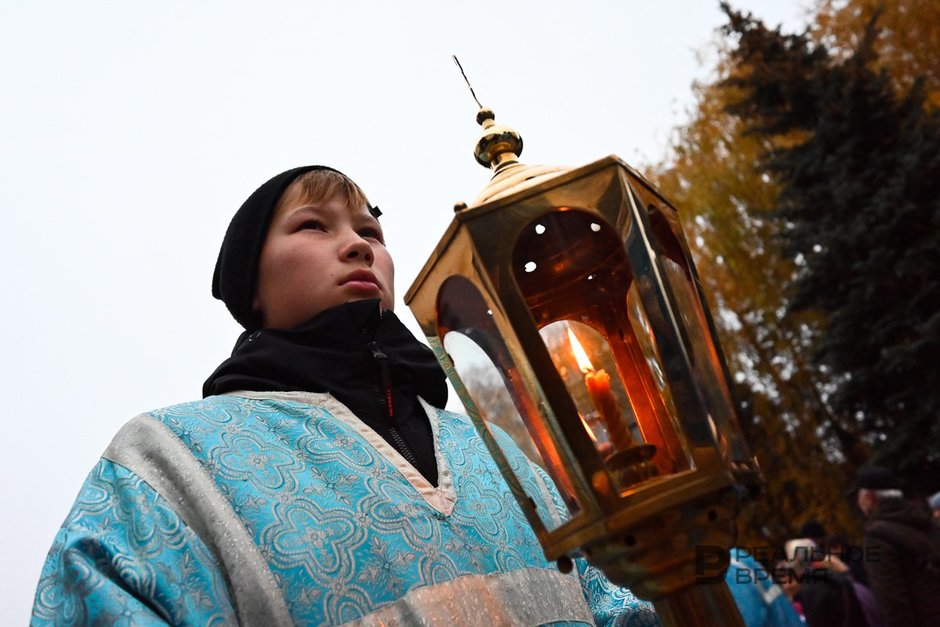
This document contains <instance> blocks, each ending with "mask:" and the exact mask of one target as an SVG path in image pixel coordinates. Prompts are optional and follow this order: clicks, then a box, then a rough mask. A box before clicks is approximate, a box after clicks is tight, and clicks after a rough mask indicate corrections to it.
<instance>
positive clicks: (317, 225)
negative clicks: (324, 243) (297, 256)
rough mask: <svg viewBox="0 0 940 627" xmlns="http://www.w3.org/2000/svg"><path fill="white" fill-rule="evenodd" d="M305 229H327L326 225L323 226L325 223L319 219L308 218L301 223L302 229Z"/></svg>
mask: <svg viewBox="0 0 940 627" xmlns="http://www.w3.org/2000/svg"><path fill="white" fill-rule="evenodd" d="M304 229H312V230H314V231H323V230H326V229H325V227H324V226H323V223H322V222H320V221H319V220H307V221H306V222H304V223H303V224H301V225H300V230H304Z"/></svg>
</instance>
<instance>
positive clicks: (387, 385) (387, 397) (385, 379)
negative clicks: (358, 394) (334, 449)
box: [367, 318, 418, 468]
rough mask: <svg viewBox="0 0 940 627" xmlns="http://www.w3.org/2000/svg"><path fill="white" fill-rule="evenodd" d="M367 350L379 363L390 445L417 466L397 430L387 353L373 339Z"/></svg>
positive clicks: (415, 460) (412, 454)
mask: <svg viewBox="0 0 940 627" xmlns="http://www.w3.org/2000/svg"><path fill="white" fill-rule="evenodd" d="M381 323H382V321H381V318H380V319H379V324H380V325H381ZM376 336H378V329H376ZM367 346H368V347H369V350H370V351H372V357H373V358H374V359H375V361H377V362H378V364H379V372H380V374H381V377H382V388H383V389H382V391H383V392H384V396H383V395H382V394H380V396H383V398H382V399H381V402H382V404H383V405H384V406H385V411H386V414H387V415H388V434H389V437H391V439H392V442H391V445H392V446H393V447H394V448H395V450H397V451H398V452H399V453H401V456H402V457H404V458H405V461H407V462H408V463H409V464H411V465H412V466H413V467H414V468H417V467H418V460H417V459H416V458H415V456H414V453H412V452H411V448H410V447H409V446H408V444H407V443H406V442H405V438H404V437H402V434H401V431H399V430H398V426H397V422H398V420H397V419H396V417H395V404H394V402H393V400H392V375H391V372H389V369H388V355H386V354H385V353H384V352H382V349H381V348H379V344H378V342H377V341H376V340H375V339H373V340H372V341H370V342H368V343H367Z"/></svg>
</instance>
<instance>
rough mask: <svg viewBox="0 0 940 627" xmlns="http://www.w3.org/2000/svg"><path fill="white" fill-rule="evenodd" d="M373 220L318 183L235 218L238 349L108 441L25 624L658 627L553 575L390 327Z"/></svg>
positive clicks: (602, 590) (482, 453) (286, 181)
mask: <svg viewBox="0 0 940 627" xmlns="http://www.w3.org/2000/svg"><path fill="white" fill-rule="evenodd" d="M378 215H379V212H378V210H377V209H376V208H374V207H372V206H371V205H369V203H368V201H367V200H366V197H365V195H364V194H363V193H362V191H361V190H360V189H359V187H358V186H356V184H355V183H353V182H352V181H351V180H350V179H348V178H347V177H345V176H344V175H342V174H341V173H339V172H336V171H335V170H332V169H331V168H326V167H323V166H308V167H302V168H295V169H293V170H288V171H287V172H283V173H281V174H279V175H277V176H275V177H274V178H272V179H271V180H269V181H268V182H266V183H265V184H264V185H262V186H261V187H260V188H258V190H256V191H255V192H254V193H253V194H252V195H251V196H250V197H249V198H248V200H247V201H246V202H245V204H244V205H242V207H241V208H240V209H239V210H238V212H237V213H236V215H235V217H234V218H233V220H232V223H231V225H230V226H229V229H228V231H227V233H226V236H225V240H224V242H223V244H222V249H221V251H220V253H219V259H218V262H217V264H216V270H215V275H214V277H213V295H214V296H216V297H217V298H220V299H221V300H223V301H224V302H225V304H226V306H227V307H228V309H229V311H230V312H231V313H232V315H233V316H234V317H235V319H236V320H238V322H239V323H241V324H242V325H243V326H244V327H245V329H246V331H245V333H243V334H242V336H241V337H240V338H239V340H238V342H237V343H236V345H235V349H234V351H233V353H232V356H231V357H230V358H229V359H227V360H226V361H225V362H223V363H222V364H221V365H220V366H219V368H218V369H217V370H216V371H215V372H214V373H213V374H212V375H211V376H210V377H209V379H208V380H207V381H206V383H205V386H204V388H203V393H204V396H205V398H204V399H203V400H201V401H197V402H194V403H188V404H183V405H176V406H173V407H169V408H166V409H162V410H158V411H154V412H150V413H149V414H144V415H142V416H138V417H137V418H135V419H134V420H132V421H131V422H130V423H128V424H127V425H126V426H125V427H124V428H123V429H122V430H121V431H120V432H119V433H118V435H117V436H116V437H115V439H114V441H113V442H112V443H111V445H110V446H109V447H108V449H107V450H106V451H105V453H104V455H103V457H102V460H101V461H100V462H99V464H98V466H97V467H96V468H95V469H94V470H93V471H92V473H91V475H90V476H89V478H88V480H87V481H86V483H85V485H84V486H83V488H82V491H81V493H80V494H79V497H78V499H77V501H76V504H75V506H74V508H73V510H72V512H71V513H70V514H69V516H68V518H67V519H66V521H65V523H64V524H63V527H62V529H61V530H60V532H59V534H58V535H57V537H56V540H55V543H54V544H53V547H52V550H51V551H50V553H49V558H48V560H47V562H46V565H45V567H44V569H43V572H42V577H41V580H40V582H39V588H38V590H37V593H36V602H35V606H34V610H33V611H34V613H33V622H34V623H36V624H44V623H55V624H68V623H89V622H93V621H95V622H97V621H104V622H117V621H124V622H128V623H134V624H138V623H163V622H169V623H173V624H210V623H215V624H223V623H225V624H227V623H235V622H239V623H242V624H258V625H280V624H295V623H304V624H307V623H309V624H341V623H346V622H351V621H361V622H363V623H374V624H388V623H391V624H410V623H418V622H421V623H433V624H481V625H492V624H541V623H550V622H567V623H591V622H593V621H595V620H596V621H598V622H601V623H604V622H610V621H612V620H614V619H617V620H618V621H619V624H642V625H647V624H655V623H656V622H657V621H656V617H655V614H653V611H652V609H651V607H650V606H649V605H648V604H646V603H644V602H641V601H638V600H637V599H636V598H635V597H633V595H631V594H630V593H629V592H628V591H626V590H624V589H621V588H615V587H613V586H611V584H610V583H609V582H607V581H606V579H604V578H603V576H602V575H600V574H599V573H597V571H595V570H593V569H591V568H589V567H587V566H586V565H585V564H583V562H582V563H579V564H578V569H577V571H576V572H575V573H572V574H570V575H563V574H561V573H560V572H558V571H557V570H556V569H555V568H554V566H553V565H552V564H549V563H546V561H545V559H544V557H543V555H542V552H541V549H540V547H539V544H538V541H537V539H536V538H535V536H534V534H533V533H532V531H531V529H530V528H529V526H528V524H527V523H526V520H525V518H524V516H523V514H522V513H521V511H520V510H519V509H518V508H517V507H516V504H515V502H514V500H513V498H512V496H511V495H510V493H509V490H508V489H507V487H506V485H505V483H504V482H503V480H502V478H501V476H500V475H499V472H498V470H497V469H496V467H495V464H494V462H493V461H492V460H491V459H490V457H489V455H488V454H487V453H486V450H485V447H484V446H483V443H482V441H481V440H480V439H479V438H478V437H477V436H476V433H475V432H474V430H473V426H472V425H471V424H470V422H469V420H468V419H467V418H466V417H464V416H459V415H456V414H452V413H449V412H446V411H443V409H441V408H443V407H444V405H445V403H446V396H447V393H446V387H445V383H444V375H443V373H442V371H441V369H440V368H439V367H438V365H437V362H436V361H435V359H434V357H433V355H432V353H431V351H430V349H428V348H427V347H425V346H424V345H423V344H421V343H420V342H418V341H417V340H416V339H415V338H414V337H413V336H412V335H411V333H410V332H408V330H407V329H406V328H405V327H404V326H403V325H402V324H401V322H400V321H399V320H398V318H397V317H396V316H395V314H394V313H393V312H392V308H393V304H394V302H393V301H394V290H393V277H394V269H393V263H392V259H391V256H390V255H389V253H388V250H387V249H386V248H385V243H384V239H383V235H382V229H381V226H380V225H379V223H378V220H377V217H378ZM498 437H506V436H505V435H504V434H498ZM504 445H506V446H511V445H507V444H506V443H505V442H504ZM513 450H515V449H514V447H513ZM517 455H518V457H517V459H518V460H519V463H520V465H521V466H522V467H523V468H528V469H529V472H528V475H527V476H526V477H525V481H526V482H527V484H528V485H530V486H531V493H532V494H536V495H543V497H542V498H541V499H540V501H541V502H539V503H538V505H539V506H540V507H544V508H549V507H553V503H552V502H550V501H552V500H553V499H557V494H549V493H546V492H544V491H542V490H539V489H538V487H536V486H537V485H540V484H542V482H543V481H544V480H545V479H544V477H539V478H537V477H536V476H535V473H536V472H538V471H537V470H535V469H534V468H533V466H532V465H531V464H528V463H527V462H526V461H525V460H524V458H523V457H522V454H521V453H517ZM579 562H581V561H580V560H579Z"/></svg>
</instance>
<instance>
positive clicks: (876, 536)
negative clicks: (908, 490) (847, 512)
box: [865, 498, 940, 627]
mask: <svg viewBox="0 0 940 627" xmlns="http://www.w3.org/2000/svg"><path fill="white" fill-rule="evenodd" d="M865 570H866V571H867V572H868V581H869V583H870V584H871V589H872V591H873V592H874V593H875V597H876V598H877V599H878V602H879V603H881V607H882V609H883V610H884V615H885V621H886V623H887V624H888V625H889V627H894V626H896V625H897V626H901V625H903V626H904V627H918V626H919V625H923V626H925V627H926V626H927V625H931V626H932V625H940V527H937V525H936V524H935V523H934V522H933V520H932V518H931V516H930V512H929V510H927V508H926V507H924V506H923V505H918V504H916V503H910V502H907V501H905V500H904V499H900V498H887V499H882V500H881V501H880V502H879V503H878V505H877V507H876V508H875V510H874V511H873V512H872V514H871V516H870V518H869V521H868V524H867V526H866V528H865Z"/></svg>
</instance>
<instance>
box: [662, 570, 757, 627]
mask: <svg viewBox="0 0 940 627" xmlns="http://www.w3.org/2000/svg"><path fill="white" fill-rule="evenodd" d="M653 607H655V608H656V613H657V614H658V615H659V620H660V621H661V622H662V624H663V625H664V627H712V626H714V625H722V626H723V627H724V626H728V627H744V620H743V619H742V618H741V613H740V612H739V611H738V606H737V604H736V603H735V602H734V597H732V596H731V591H730V590H728V585H727V584H726V583H725V582H723V581H722V582H721V583H715V584H697V585H694V586H689V587H688V588H684V589H682V590H678V591H676V592H674V593H672V594H670V595H668V596H664V597H660V598H658V599H656V600H654V601H653Z"/></svg>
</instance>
